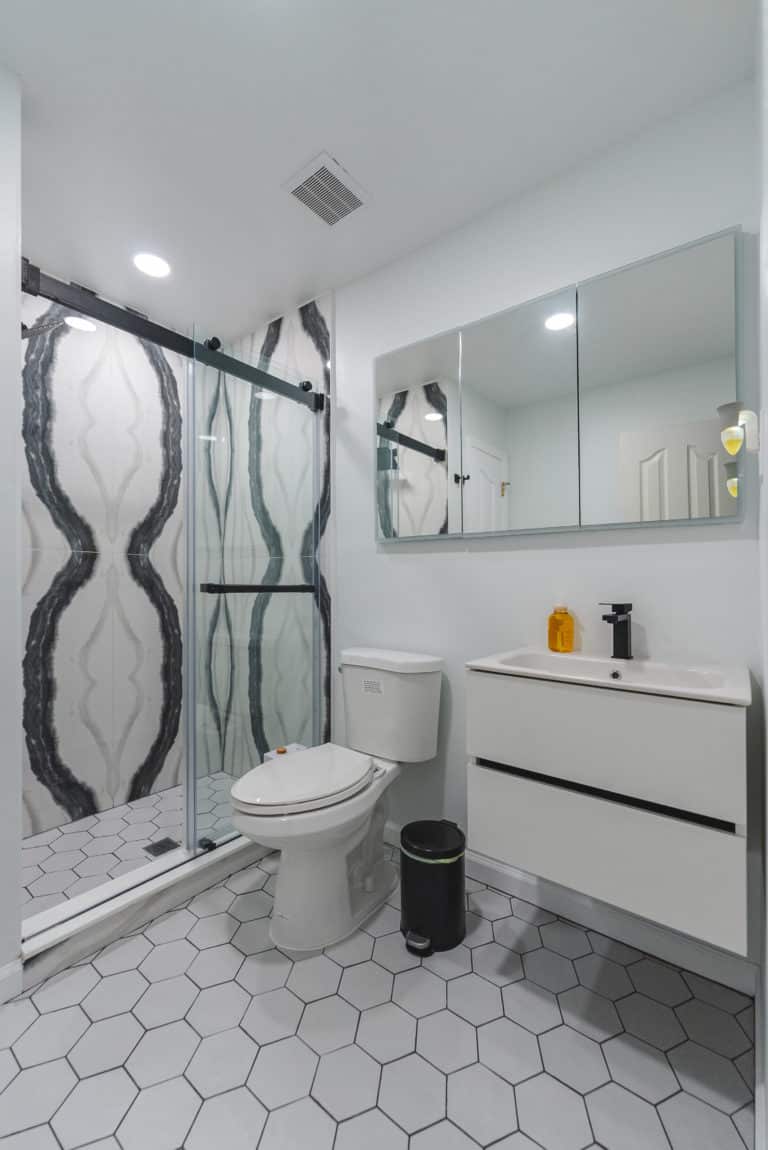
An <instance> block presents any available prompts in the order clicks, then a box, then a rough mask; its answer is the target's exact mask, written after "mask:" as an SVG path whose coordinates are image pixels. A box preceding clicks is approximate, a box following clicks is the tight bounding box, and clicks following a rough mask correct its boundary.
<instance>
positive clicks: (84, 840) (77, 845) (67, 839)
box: [50, 831, 93, 851]
mask: <svg viewBox="0 0 768 1150" xmlns="http://www.w3.org/2000/svg"><path fill="white" fill-rule="evenodd" d="M91 842H93V839H92V837H91V835H89V834H86V833H85V832H84V831H70V832H69V833H66V832H65V833H64V835H63V837H62V838H59V839H56V840H55V841H54V842H52V843H51V844H50V846H51V850H52V851H75V850H82V849H83V847H87V846H88V845H89V844H90V843H91Z"/></svg>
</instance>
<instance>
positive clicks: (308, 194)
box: [285, 152, 364, 227]
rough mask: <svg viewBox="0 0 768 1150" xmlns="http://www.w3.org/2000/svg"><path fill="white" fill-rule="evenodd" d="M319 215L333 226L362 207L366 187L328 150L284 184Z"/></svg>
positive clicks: (292, 193)
mask: <svg viewBox="0 0 768 1150" xmlns="http://www.w3.org/2000/svg"><path fill="white" fill-rule="evenodd" d="M285 186H286V187H287V188H288V190H289V191H290V193H291V195H292V196H295V197H296V199H297V200H299V201H300V202H301V203H302V204H304V206H305V207H307V208H309V210H310V211H311V212H314V213H315V215H316V216H319V217H320V219H321V220H322V221H323V222H324V223H326V224H328V226H329V227H333V225H334V224H337V223H338V222H339V220H343V219H344V218H345V217H346V216H348V215H350V214H351V213H352V212H354V211H356V210H357V209H358V208H361V207H362V206H363V202H364V201H363V194H364V193H363V189H362V188H361V187H360V185H359V184H357V183H356V182H355V181H354V180H353V179H352V177H351V176H350V174H349V172H348V171H347V170H346V169H345V168H342V166H341V164H338V163H337V162H336V160H334V159H333V157H332V156H329V155H328V153H327V152H321V153H320V155H319V156H316V157H315V159H314V160H313V161H312V163H311V164H308V165H307V167H306V168H304V169H302V171H300V172H299V173H298V174H297V175H296V176H294V177H293V179H292V180H289V181H288V183H287V184H286V185H285Z"/></svg>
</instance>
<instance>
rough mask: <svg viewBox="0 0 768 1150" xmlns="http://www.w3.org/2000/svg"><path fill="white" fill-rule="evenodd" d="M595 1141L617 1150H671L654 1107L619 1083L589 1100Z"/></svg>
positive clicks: (601, 1090) (611, 1085)
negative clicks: (636, 1149) (638, 1149)
mask: <svg viewBox="0 0 768 1150" xmlns="http://www.w3.org/2000/svg"><path fill="white" fill-rule="evenodd" d="M587 1109H588V1110H589V1117H590V1119H591V1122H592V1129H593V1130H594V1132H595V1138H597V1139H599V1141H600V1142H602V1143H603V1144H604V1145H605V1146H610V1147H615V1150H635V1148H636V1147H642V1148H643V1150H668V1143H667V1139H666V1135H665V1134H664V1129H663V1127H662V1125H661V1122H660V1121H659V1118H658V1115H657V1113H656V1111H655V1110H654V1108H653V1106H651V1105H650V1103H648V1102H643V1100H642V1098H638V1097H637V1096H636V1095H634V1094H630V1093H629V1091H628V1090H625V1089H624V1087H623V1086H617V1085H616V1083H615V1082H611V1083H609V1084H608V1085H607V1086H603V1087H601V1089H600V1090H596V1091H595V1092H594V1093H593V1094H590V1095H589V1097H588V1098H587Z"/></svg>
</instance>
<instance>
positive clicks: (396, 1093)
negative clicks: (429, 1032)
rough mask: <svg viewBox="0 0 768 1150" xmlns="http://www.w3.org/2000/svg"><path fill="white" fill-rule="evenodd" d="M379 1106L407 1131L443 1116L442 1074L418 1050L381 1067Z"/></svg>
mask: <svg viewBox="0 0 768 1150" xmlns="http://www.w3.org/2000/svg"><path fill="white" fill-rule="evenodd" d="M379 1109H381V1110H383V1111H384V1113H385V1114H388V1115H389V1116H390V1118H392V1119H393V1121H394V1122H396V1123H397V1125H398V1126H401V1127H402V1129H403V1130H406V1131H407V1132H408V1133H409V1134H415V1132H416V1131H417V1130H423V1129H424V1127H425V1126H431V1125H432V1124H433V1123H434V1122H438V1121H439V1120H440V1119H441V1118H444V1117H445V1075H443V1074H441V1073H440V1071H439V1070H435V1068H434V1066H430V1064H429V1063H428V1062H425V1061H424V1059H423V1058H421V1057H420V1056H419V1055H418V1054H409V1055H408V1056H407V1058H401V1059H399V1060H398V1061H397V1062H390V1063H388V1064H387V1065H386V1066H384V1067H383V1068H382V1071H381V1087H380V1089H379Z"/></svg>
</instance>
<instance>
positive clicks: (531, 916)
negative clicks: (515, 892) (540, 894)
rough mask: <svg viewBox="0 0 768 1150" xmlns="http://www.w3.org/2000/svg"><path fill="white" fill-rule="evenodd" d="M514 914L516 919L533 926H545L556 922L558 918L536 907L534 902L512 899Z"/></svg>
mask: <svg viewBox="0 0 768 1150" xmlns="http://www.w3.org/2000/svg"><path fill="white" fill-rule="evenodd" d="M512 913H513V914H514V916H515V918H521V919H522V920H523V922H527V923H530V924H531V926H544V924H545V923H547V922H554V921H555V919H556V918H557V915H556V914H552V913H551V912H550V911H548V910H543V909H542V907H540V906H535V905H534V904H533V903H532V902H526V901H525V899H522V898H513V899H512Z"/></svg>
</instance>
